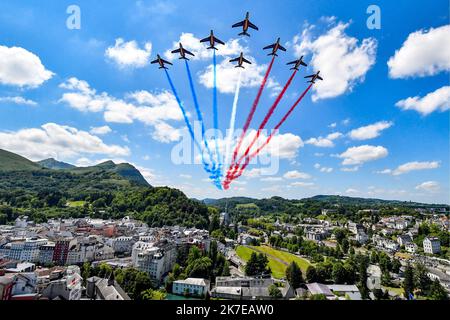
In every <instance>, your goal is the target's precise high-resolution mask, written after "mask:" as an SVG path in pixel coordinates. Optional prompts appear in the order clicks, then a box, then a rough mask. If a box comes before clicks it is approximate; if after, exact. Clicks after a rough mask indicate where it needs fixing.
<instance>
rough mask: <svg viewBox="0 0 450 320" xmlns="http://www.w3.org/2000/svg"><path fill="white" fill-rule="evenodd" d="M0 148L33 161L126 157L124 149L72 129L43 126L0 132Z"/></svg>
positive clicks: (87, 133)
mask: <svg viewBox="0 0 450 320" xmlns="http://www.w3.org/2000/svg"><path fill="white" fill-rule="evenodd" d="M0 148H1V149H6V150H10V151H12V152H17V153H19V154H21V155H23V156H25V157H27V158H30V159H32V160H41V159H44V158H50V157H52V158H56V159H68V158H73V157H75V156H79V155H82V154H104V155H108V156H128V155H129V154H130V150H129V149H128V148H127V147H121V146H118V145H108V144H106V143H104V142H103V141H102V140H101V139H100V138H99V137H97V136H94V135H91V134H90V133H89V132H86V131H82V130H78V129H76V128H73V127H69V126H64V125H59V124H56V123H46V124H44V125H42V126H41V127H40V128H29V129H21V130H18V131H8V132H5V131H3V132H0Z"/></svg>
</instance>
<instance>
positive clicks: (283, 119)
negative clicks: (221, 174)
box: [223, 83, 313, 189]
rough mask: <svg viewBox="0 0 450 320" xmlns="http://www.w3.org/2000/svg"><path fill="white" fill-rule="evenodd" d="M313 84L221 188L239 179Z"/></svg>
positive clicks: (309, 87) (227, 186)
mask: <svg viewBox="0 0 450 320" xmlns="http://www.w3.org/2000/svg"><path fill="white" fill-rule="evenodd" d="M312 85H313V84H312V83H311V84H310V85H309V86H308V88H306V90H305V91H303V93H302V94H301V95H300V97H299V98H298V99H297V101H295V103H294V104H293V105H292V107H291V108H290V109H289V111H288V112H286V114H285V115H284V117H283V118H282V119H281V120H280V122H278V124H277V125H276V126H275V128H274V129H273V131H272V133H271V134H270V135H269V136H268V137H267V139H266V141H265V142H264V144H263V145H262V146H260V147H259V148H258V149H257V150H256V151H255V152H253V153H252V154H250V156H248V157H247V158H246V160H245V163H244V165H243V166H242V167H241V169H240V170H239V172H238V173H237V174H235V175H233V176H232V177H231V178H230V179H227V180H226V181H224V182H223V187H224V188H225V189H228V188H229V187H230V183H231V182H232V181H233V180H234V179H237V178H239V177H240V176H241V175H242V173H243V172H244V170H245V168H247V166H248V164H249V163H250V161H251V160H252V159H253V158H254V157H256V156H257V155H258V154H259V153H260V152H261V150H262V149H263V148H264V147H265V146H267V145H268V144H269V142H270V140H272V137H273V136H274V135H275V134H276V133H277V132H278V129H279V128H280V127H281V125H282V124H283V123H284V122H285V121H286V119H287V118H288V117H289V116H290V115H291V113H292V112H293V111H294V109H295V108H296V107H297V105H298V104H299V103H300V101H302V99H303V97H304V96H305V95H306V93H307V92H308V91H309V89H311V86H312Z"/></svg>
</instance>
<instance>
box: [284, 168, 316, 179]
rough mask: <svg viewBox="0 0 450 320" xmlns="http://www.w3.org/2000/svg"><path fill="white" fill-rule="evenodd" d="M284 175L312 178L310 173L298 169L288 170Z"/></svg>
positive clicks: (289, 177)
mask: <svg viewBox="0 0 450 320" xmlns="http://www.w3.org/2000/svg"><path fill="white" fill-rule="evenodd" d="M283 177H284V178H285V179H311V175H310V174H308V173H305V172H300V171H297V170H292V171H288V172H286V173H285V174H284V175H283Z"/></svg>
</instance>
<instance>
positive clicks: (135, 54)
mask: <svg viewBox="0 0 450 320" xmlns="http://www.w3.org/2000/svg"><path fill="white" fill-rule="evenodd" d="M151 53H152V44H151V43H150V42H146V43H145V44H144V47H143V48H142V49H141V48H140V47H139V45H138V44H137V42H136V41H134V40H132V41H128V42H125V41H124V40H123V39H122V38H117V39H116V43H115V44H114V46H111V47H108V48H107V49H106V51H105V56H106V57H108V58H109V59H111V60H112V61H113V62H115V63H116V64H117V65H118V66H119V68H127V67H130V68H142V67H145V66H146V65H148V63H149V58H150V55H151Z"/></svg>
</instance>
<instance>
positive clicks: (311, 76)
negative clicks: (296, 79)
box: [305, 74, 315, 78]
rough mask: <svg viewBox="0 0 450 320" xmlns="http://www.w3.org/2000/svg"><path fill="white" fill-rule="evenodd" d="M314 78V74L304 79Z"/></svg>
mask: <svg viewBox="0 0 450 320" xmlns="http://www.w3.org/2000/svg"><path fill="white" fill-rule="evenodd" d="M314 76H315V74H312V75H310V76H306V77H305V78H313V77H314Z"/></svg>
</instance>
